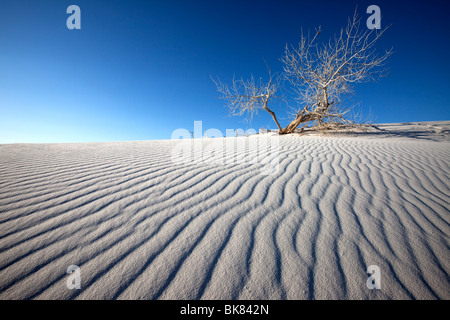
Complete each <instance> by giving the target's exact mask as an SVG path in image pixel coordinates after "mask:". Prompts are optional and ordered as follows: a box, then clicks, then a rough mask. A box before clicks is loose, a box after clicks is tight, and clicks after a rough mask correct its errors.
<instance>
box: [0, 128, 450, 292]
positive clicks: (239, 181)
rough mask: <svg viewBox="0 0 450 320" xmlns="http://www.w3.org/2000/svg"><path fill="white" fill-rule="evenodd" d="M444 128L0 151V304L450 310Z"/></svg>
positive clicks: (449, 161) (449, 188)
mask: <svg viewBox="0 0 450 320" xmlns="http://www.w3.org/2000/svg"><path fill="white" fill-rule="evenodd" d="M449 129H450V122H424V123H412V124H396V125H393V124H389V125H380V126H378V129H376V130H375V129H373V130H372V131H369V132H367V133H354V134H348V135H343V134H341V135H324V136H321V135H304V136H295V135H288V136H282V137H277V136H270V134H267V135H260V136H252V137H248V138H245V137H238V138H216V139H202V140H198V141H197V142H196V143H197V146H196V147H195V148H196V149H195V152H200V151H199V150H200V149H201V148H203V150H205V149H207V146H211V145H212V146H214V144H220V146H223V145H226V144H227V143H228V144H229V145H234V146H237V145H238V144H239V143H244V144H245V143H246V142H245V141H247V142H249V141H250V142H251V141H253V142H255V141H256V142H257V141H259V140H261V141H262V139H268V140H269V142H271V141H275V140H274V139H278V140H277V143H278V147H279V149H278V151H279V152H278V153H277V154H276V160H277V162H276V164H277V167H276V169H277V171H276V172H275V173H274V174H262V171H261V169H262V168H263V167H264V163H269V162H268V159H269V158H270V157H271V156H273V155H271V154H269V153H266V154H264V153H263V154H262V156H261V157H260V158H258V159H257V161H256V162H255V161H235V160H236V159H239V158H243V157H244V156H248V157H250V158H251V156H252V152H255V150H252V149H251V147H249V148H248V150H247V152H244V153H245V154H244V153H243V151H242V149H240V148H237V147H233V148H234V149H233V150H234V151H233V152H231V153H230V152H229V150H227V152H226V153H224V154H223V156H224V158H226V159H232V160H233V159H234V161H225V163H224V164H218V163H215V162H214V161H200V162H189V161H187V162H185V163H174V162H173V157H172V154H173V152H172V150H174V148H176V146H179V145H180V143H181V144H183V143H185V144H188V145H191V143H192V141H185V142H179V141H170V140H166V141H142V142H111V143H79V144H11V145H0V299H450V291H449V288H450V286H449V270H450V264H449V262H450V260H449V235H450V215H449V213H450V212H449V208H450V206H449V203H450V130H449ZM258 139H259V140H258ZM198 142H200V145H198ZM199 146H200V147H199ZM199 148H200V149H199ZM214 156H217V153H216V154H214V152H213V153H211V158H207V159H213V157H214ZM193 157H194V158H195V154H194V155H193ZM274 159H275V158H273V157H272V159H269V160H270V161H272V160H274ZM70 265H76V266H79V267H80V274H81V289H79V290H77V289H72V290H71V289H68V288H67V286H66V281H67V279H68V277H69V275H68V274H67V273H66V270H67V268H68V267H69V266H70ZM370 265H376V266H378V267H379V269H380V280H381V289H379V290H377V289H373V290H370V289H369V288H368V287H367V285H366V281H367V279H368V276H369V275H368V274H367V273H366V270H367V267H368V266H370Z"/></svg>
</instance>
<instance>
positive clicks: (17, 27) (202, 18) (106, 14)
mask: <svg viewBox="0 0 450 320" xmlns="http://www.w3.org/2000/svg"><path fill="white" fill-rule="evenodd" d="M71 4H75V5H78V6H79V7H80V8H81V30H69V29H67V27H66V20H67V18H68V17H69V14H67V13H66V9H67V7H68V6H69V5H71ZM357 4H358V12H359V14H360V16H361V17H362V18H363V21H365V19H367V17H368V16H369V15H368V14H366V12H365V11H366V8H367V7H368V6H369V5H371V4H376V5H378V6H379V7H380V9H381V14H382V16H383V19H382V28H383V27H385V26H387V25H391V27H390V29H389V30H388V31H387V33H386V34H385V36H384V37H383V38H382V39H381V40H380V42H379V43H378V48H379V49H380V50H383V49H386V48H390V47H394V55H393V56H392V57H391V58H390V60H389V63H388V66H389V68H390V73H389V75H388V77H386V78H383V79H381V80H380V81H379V82H376V83H368V84H360V85H356V86H355V93H356V95H355V96H354V97H353V98H352V99H353V101H354V102H355V103H357V104H358V105H359V108H360V111H361V112H362V114H363V115H366V116H369V117H370V119H372V120H373V121H375V122H377V123H383V122H409V121H433V120H450V112H449V110H450V105H449V102H448V101H449V97H448V95H449V94H448V89H449V87H450V86H449V84H450V80H449V75H450V63H449V59H448V54H449V52H450V50H449V49H450V41H449V40H448V39H449V31H448V30H450V21H449V20H450V19H448V13H449V10H450V4H449V2H448V1H356V0H348V1H331V0H330V1H301V0H290V1H288V0H276V1H268V0H259V1H253V0H252V1H243V0H241V1H235V0H226V1H221V0H214V1H211V0H210V1H197V0H190V1H186V0H184V1H172V0H164V1H163V0H161V1H125V0H120V1H119V0H118V1H92V0H91V1H85V0H71V1H62V0H41V1H23V0H2V1H1V2H0V70H1V71H0V72H1V73H0V143H15V142H85V141H127V140H153V139H170V136H171V133H172V132H173V131H174V130H175V129H177V128H186V129H188V130H193V125H194V121H196V120H197V121H198V120H201V121H203V129H204V130H206V129H209V128H217V129H219V130H221V131H222V132H224V133H225V129H237V128H243V129H247V128H255V129H258V128H259V127H262V126H265V127H271V128H274V127H275V126H274V124H273V123H272V119H271V117H270V115H268V114H267V113H260V114H259V115H258V116H257V117H256V118H255V119H254V120H253V122H252V123H245V122H243V119H242V118H236V117H229V116H228V114H227V109H226V108H225V107H224V101H223V100H220V99H218V93H217V92H216V89H215V87H214V84H213V83H212V81H211V79H210V77H211V76H213V77H220V78H221V79H222V80H223V81H224V82H227V81H230V80H231V79H232V77H233V75H236V76H237V77H241V76H242V77H244V78H246V77H249V76H250V75H251V74H253V75H254V76H255V77H260V76H262V77H264V76H266V75H267V72H266V66H265V64H264V60H266V61H267V63H268V64H269V65H270V67H271V69H272V70H273V71H274V72H275V71H281V63H280V61H279V58H280V57H281V56H282V54H283V51H284V47H285V45H286V43H291V44H295V43H296V42H297V41H298V40H299V34H300V29H301V28H302V27H303V29H305V30H307V29H314V28H315V27H317V26H319V25H320V26H321V27H322V30H323V33H324V38H323V39H324V40H325V39H328V36H330V35H332V34H334V33H335V32H338V31H339V30H340V28H341V27H343V26H345V24H346V22H347V17H348V16H351V15H352V14H353V11H354V9H355V7H356V5H357ZM273 109H274V110H275V111H276V113H277V115H278V117H279V118H280V120H281V122H282V123H283V124H286V122H287V121H288V120H287V119H286V108H285V107H284V106H282V105H275V106H273Z"/></svg>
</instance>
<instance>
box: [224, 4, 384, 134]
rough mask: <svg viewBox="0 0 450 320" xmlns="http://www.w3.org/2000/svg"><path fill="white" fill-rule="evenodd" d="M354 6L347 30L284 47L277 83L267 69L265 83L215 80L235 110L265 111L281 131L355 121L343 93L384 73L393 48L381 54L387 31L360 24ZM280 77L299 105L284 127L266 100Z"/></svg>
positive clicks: (318, 31) (236, 112) (307, 36)
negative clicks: (348, 116) (323, 40)
mask: <svg viewBox="0 0 450 320" xmlns="http://www.w3.org/2000/svg"><path fill="white" fill-rule="evenodd" d="M360 22H361V21H360V19H359V18H358V16H357V13H356V10H355V14H354V15H353V18H350V19H349V20H348V25H347V27H346V28H345V29H341V32H340V33H339V34H338V35H335V36H334V37H333V38H331V39H330V40H329V41H328V42H326V43H323V44H319V43H317V40H318V38H319V35H320V33H321V30H320V28H319V29H317V30H316V32H315V33H314V35H313V36H312V37H311V36H310V35H309V33H308V35H305V34H303V32H302V34H301V37H300V42H299V44H298V46H296V47H294V46H289V45H287V46H286V49H285V54H284V56H283V57H282V59H281V61H282V62H283V74H282V75H279V76H277V78H276V81H274V78H273V76H272V75H271V73H270V70H269V76H270V79H269V81H268V82H267V83H264V82H262V80H260V81H259V82H255V80H254V79H253V77H252V78H251V79H250V80H247V81H245V80H243V79H241V80H238V81H236V80H233V82H232V85H231V86H230V87H229V86H227V85H224V84H222V83H221V82H220V81H217V82H215V83H216V86H217V89H218V91H219V92H220V93H222V95H223V98H224V99H226V100H227V101H228V103H229V107H230V111H231V114H233V115H243V114H244V113H248V114H249V115H250V118H251V117H252V116H253V115H254V114H256V113H257V112H258V110H260V109H263V110H265V111H267V112H268V113H269V114H270V115H271V116H272V118H273V120H274V121H275V123H276V125H277V127H278V130H279V133H280V134H287V133H292V132H294V130H296V128H297V127H298V126H299V125H300V124H302V123H304V124H306V125H307V124H309V123H311V122H312V123H313V124H314V125H315V126H321V125H323V124H324V123H326V122H328V121H336V122H340V123H348V122H351V121H350V120H349V119H346V117H345V115H346V113H347V111H348V109H347V110H345V109H344V107H343V106H342V105H341V104H340V103H341V101H342V96H344V95H346V94H348V93H350V92H351V90H352V85H353V84H354V83H361V82H366V81H371V80H374V79H376V78H378V77H380V76H383V75H384V74H385V71H386V70H385V69H384V65H385V62H386V60H387V58H388V57H389V56H390V55H391V54H392V50H389V51H386V52H385V53H384V54H382V55H380V56H379V55H378V54H377V52H376V50H375V47H374V46H375V43H376V42H377V41H378V40H379V39H380V37H381V36H382V35H383V34H384V32H385V31H386V28H385V29H384V30H382V31H379V30H377V29H366V28H365V26H364V27H362V28H361V23H360ZM280 77H282V79H283V80H286V81H288V83H289V84H290V85H291V87H292V88H293V94H294V98H295V99H296V100H297V101H298V103H299V105H301V107H300V108H298V109H297V110H296V112H295V114H294V117H293V119H292V121H291V122H290V123H289V124H288V125H287V126H286V127H284V128H282V127H281V126H280V124H279V122H278V120H277V118H276V116H275V113H274V112H273V111H272V110H271V109H269V107H268V104H269V102H270V101H272V99H273V98H274V97H275V93H276V91H277V90H278V89H279V87H280V83H281V81H280V79H281V78H280Z"/></svg>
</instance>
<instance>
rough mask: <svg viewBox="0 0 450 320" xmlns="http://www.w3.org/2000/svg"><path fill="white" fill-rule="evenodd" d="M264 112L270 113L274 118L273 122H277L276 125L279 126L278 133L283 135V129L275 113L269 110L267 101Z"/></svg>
mask: <svg viewBox="0 0 450 320" xmlns="http://www.w3.org/2000/svg"><path fill="white" fill-rule="evenodd" d="M263 108H264V110H266V111H267V112H268V113H270V115H271V116H272V118H273V121H275V123H276V124H277V127H278V132H279V133H280V134H281V132H282V131H283V129H282V128H281V126H280V124H279V123H278V120H277V117H276V116H275V112H273V111H272V110H270V109H269V108H267V100H266V101H264V107H263Z"/></svg>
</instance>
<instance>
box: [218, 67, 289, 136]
mask: <svg viewBox="0 0 450 320" xmlns="http://www.w3.org/2000/svg"><path fill="white" fill-rule="evenodd" d="M268 70H269V81H268V82H267V83H266V82H263V80H262V79H261V78H259V80H258V81H255V79H254V78H253V76H251V78H250V80H243V79H242V78H241V79H239V80H236V79H234V78H233V81H232V83H231V86H228V85H227V84H224V83H222V82H221V81H220V80H217V81H216V80H214V79H212V80H213V82H214V83H215V85H216V87H217V91H219V92H220V93H221V94H222V97H221V98H222V99H225V100H227V101H228V108H229V111H230V114H231V115H233V116H242V115H243V114H245V113H247V114H248V117H249V118H250V119H252V118H253V116H254V115H256V114H258V111H259V110H260V109H262V110H265V111H267V112H268V113H269V114H270V115H271V116H272V118H273V121H275V123H276V125H277V127H278V130H279V132H282V130H283V128H282V127H281V126H280V123H279V122H278V119H277V117H276V115H275V112H273V111H272V110H270V109H269V107H268V104H269V101H270V100H272V99H273V98H274V97H276V96H275V93H276V92H277V90H278V89H279V88H280V76H279V75H275V76H273V75H272V73H271V71H270V69H269V68H268Z"/></svg>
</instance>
